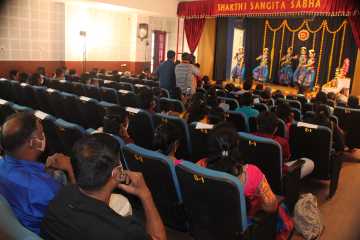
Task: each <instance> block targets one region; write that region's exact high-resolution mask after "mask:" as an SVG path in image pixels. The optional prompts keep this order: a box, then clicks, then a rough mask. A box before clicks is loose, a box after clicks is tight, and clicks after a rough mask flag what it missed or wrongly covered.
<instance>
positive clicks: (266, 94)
mask: <svg viewBox="0 0 360 240" xmlns="http://www.w3.org/2000/svg"><path fill="white" fill-rule="evenodd" d="M271 95H272V94H271V88H270V87H266V88H265V89H264V91H263V92H262V93H261V97H262V98H263V99H270V98H271Z"/></svg>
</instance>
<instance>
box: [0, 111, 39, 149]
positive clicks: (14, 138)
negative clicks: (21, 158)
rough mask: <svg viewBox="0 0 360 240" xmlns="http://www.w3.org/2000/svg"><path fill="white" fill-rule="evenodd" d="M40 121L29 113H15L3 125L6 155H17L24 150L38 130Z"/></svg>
mask: <svg viewBox="0 0 360 240" xmlns="http://www.w3.org/2000/svg"><path fill="white" fill-rule="evenodd" d="M37 122H38V120H37V118H36V117H35V116H34V115H33V114H32V113H28V112H21V113H15V114H13V115H11V116H10V117H9V118H8V119H7V120H6V122H5V123H4V124H3V126H2V129H1V146H2V148H3V150H4V151H5V152H6V153H15V152H16V151H17V150H18V149H20V148H22V147H23V146H24V145H25V143H26V142H27V141H28V140H29V139H30V138H31V136H32V134H33V133H34V132H35V131H36V130H37V129H38V124H39V123H37Z"/></svg>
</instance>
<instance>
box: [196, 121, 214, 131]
mask: <svg viewBox="0 0 360 240" xmlns="http://www.w3.org/2000/svg"><path fill="white" fill-rule="evenodd" d="M213 128H214V125H211V124H207V123H202V122H197V123H196V126H195V129H206V130H210V129H213Z"/></svg>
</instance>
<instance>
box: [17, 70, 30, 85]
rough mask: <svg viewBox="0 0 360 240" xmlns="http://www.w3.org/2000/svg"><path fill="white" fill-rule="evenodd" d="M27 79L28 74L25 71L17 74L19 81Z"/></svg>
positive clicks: (24, 81) (22, 81)
mask: <svg viewBox="0 0 360 240" xmlns="http://www.w3.org/2000/svg"><path fill="white" fill-rule="evenodd" d="M28 79H29V74H27V73H26V72H21V73H20V74H19V82H21V83H26V82H27V81H28Z"/></svg>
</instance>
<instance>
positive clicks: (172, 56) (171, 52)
mask: <svg viewBox="0 0 360 240" xmlns="http://www.w3.org/2000/svg"><path fill="white" fill-rule="evenodd" d="M166 56H167V58H168V59H173V58H175V52H174V51H173V50H169V51H168V52H167V54H166Z"/></svg>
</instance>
